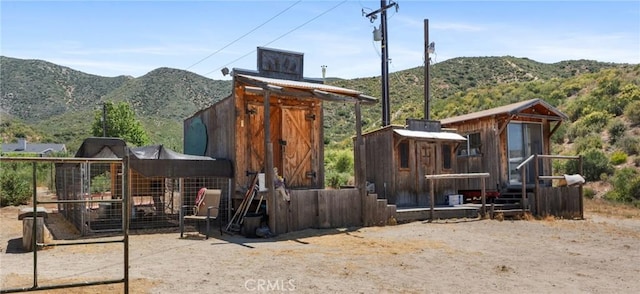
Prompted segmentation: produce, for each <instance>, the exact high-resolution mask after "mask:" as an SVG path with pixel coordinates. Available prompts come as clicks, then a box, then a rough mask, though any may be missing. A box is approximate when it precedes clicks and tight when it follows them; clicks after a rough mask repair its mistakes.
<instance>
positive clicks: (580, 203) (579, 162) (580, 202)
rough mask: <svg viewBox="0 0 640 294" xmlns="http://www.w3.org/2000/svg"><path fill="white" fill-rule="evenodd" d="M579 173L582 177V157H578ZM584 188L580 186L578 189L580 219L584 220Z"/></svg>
mask: <svg viewBox="0 0 640 294" xmlns="http://www.w3.org/2000/svg"><path fill="white" fill-rule="evenodd" d="M578 172H579V173H580V175H582V155H580V156H578ZM582 187H583V185H580V187H578V194H579V198H578V205H580V219H584V203H583V201H584V199H582V197H583V196H584V194H583V193H584V192H583V191H582V189H583V188H582Z"/></svg>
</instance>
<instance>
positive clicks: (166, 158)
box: [76, 138, 233, 178]
mask: <svg viewBox="0 0 640 294" xmlns="http://www.w3.org/2000/svg"><path fill="white" fill-rule="evenodd" d="M123 147H126V143H125V142H124V141H122V139H118V138H87V139H85V140H84V142H82V145H81V146H80V149H78V152H77V153H76V157H82V158H114V157H116V158H123V157H124V156H123V154H124V150H125V149H124V148H123ZM127 150H129V164H130V166H131V168H132V169H133V170H135V171H137V172H138V173H140V174H142V175H144V176H145V177H166V178H188V177H224V178H232V177H233V165H232V164H231V161H230V160H228V159H216V158H211V157H207V156H197V155H188V154H182V153H178V152H175V151H172V150H169V149H167V148H164V146H162V145H153V146H144V147H136V148H127Z"/></svg>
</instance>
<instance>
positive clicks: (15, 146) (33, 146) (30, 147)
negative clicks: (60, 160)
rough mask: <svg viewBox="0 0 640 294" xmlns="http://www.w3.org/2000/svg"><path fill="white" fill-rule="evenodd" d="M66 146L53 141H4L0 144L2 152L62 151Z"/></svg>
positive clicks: (40, 152)
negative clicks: (4, 142)
mask: <svg viewBox="0 0 640 294" xmlns="http://www.w3.org/2000/svg"><path fill="white" fill-rule="evenodd" d="M66 150H67V148H66V146H65V144H53V143H28V142H25V143H6V144H2V152H24V153H39V154H44V153H49V152H63V151H66Z"/></svg>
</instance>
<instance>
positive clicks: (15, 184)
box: [0, 163, 33, 206]
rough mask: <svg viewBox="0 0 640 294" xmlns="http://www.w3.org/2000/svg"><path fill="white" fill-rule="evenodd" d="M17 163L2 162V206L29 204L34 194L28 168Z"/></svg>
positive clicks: (0, 178)
mask: <svg viewBox="0 0 640 294" xmlns="http://www.w3.org/2000/svg"><path fill="white" fill-rule="evenodd" d="M19 167H20V165H18V164H15V163H8V164H7V163H5V164H2V166H1V169H0V206H8V205H21V204H27V203H28V202H29V199H30V198H31V197H32V196H33V195H32V194H31V193H32V187H31V185H30V179H31V176H30V175H29V173H28V172H27V169H21V168H19Z"/></svg>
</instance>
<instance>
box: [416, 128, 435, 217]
mask: <svg viewBox="0 0 640 294" xmlns="http://www.w3.org/2000/svg"><path fill="white" fill-rule="evenodd" d="M435 147H436V146H435V144H433V143H429V142H421V141H416V153H417V156H416V158H417V160H416V165H417V166H416V170H417V178H416V181H417V183H416V187H417V188H418V195H419V196H418V205H426V204H428V203H429V202H428V201H429V199H428V198H427V197H426V195H427V194H428V193H429V188H430V187H429V181H427V180H426V179H425V178H424V176H426V175H435V174H436V148H435Z"/></svg>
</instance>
